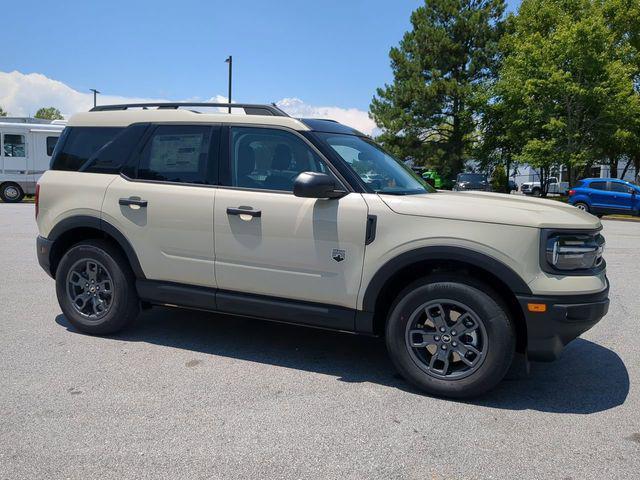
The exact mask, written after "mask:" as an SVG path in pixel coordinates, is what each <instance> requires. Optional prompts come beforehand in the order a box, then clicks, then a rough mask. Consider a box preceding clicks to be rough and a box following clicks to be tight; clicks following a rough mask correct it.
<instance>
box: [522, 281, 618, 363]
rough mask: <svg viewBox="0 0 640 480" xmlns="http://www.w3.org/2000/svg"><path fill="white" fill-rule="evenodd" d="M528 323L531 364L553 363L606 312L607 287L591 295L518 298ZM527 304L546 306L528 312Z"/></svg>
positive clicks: (607, 305) (607, 300) (607, 302)
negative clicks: (568, 345)
mask: <svg viewBox="0 0 640 480" xmlns="http://www.w3.org/2000/svg"><path fill="white" fill-rule="evenodd" d="M518 302H520V306H521V307H522V311H523V313H524V318H525V321H526V323H527V355H528V358H529V359H530V360H536V361H543V362H548V361H551V360H555V359H556V358H558V356H559V355H560V352H562V349H563V348H564V347H565V345H567V344H568V343H569V342H570V341H572V340H573V339H575V338H576V337H578V336H579V335H581V334H582V333H584V332H586V331H587V330H589V329H590V328H591V327H593V326H594V325H595V324H596V323H598V322H599V321H600V319H602V317H604V316H605V315H606V314H607V311H608V310H609V284H608V283H607V288H606V289H605V290H603V291H602V292H599V293H595V294H591V295H577V296H566V295H555V296H519V297H518ZM530 303H535V304H544V305H546V306H547V307H546V311H545V312H530V311H529V309H528V305H529V304H530Z"/></svg>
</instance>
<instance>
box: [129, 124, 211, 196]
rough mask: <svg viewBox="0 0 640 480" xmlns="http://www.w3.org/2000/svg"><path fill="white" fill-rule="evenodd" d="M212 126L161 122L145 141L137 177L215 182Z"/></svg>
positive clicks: (201, 182) (164, 180)
mask: <svg viewBox="0 0 640 480" xmlns="http://www.w3.org/2000/svg"><path fill="white" fill-rule="evenodd" d="M210 139H211V127H210V126H200V125H197V126H196V125H161V126H159V127H157V128H156V129H155V130H154V132H153V134H152V135H151V137H150V138H149V140H148V141H147V142H146V145H145V148H144V150H143V153H142V156H141V158H140V163H139V165H138V173H137V177H138V178H139V179H143V180H156V181H161V182H178V183H197V184H208V183H212V171H213V168H212V166H210V165H209V143H210Z"/></svg>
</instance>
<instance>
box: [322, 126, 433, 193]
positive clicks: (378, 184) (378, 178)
mask: <svg viewBox="0 0 640 480" xmlns="http://www.w3.org/2000/svg"><path fill="white" fill-rule="evenodd" d="M317 135H318V137H320V138H321V139H323V140H324V141H325V142H326V143H328V144H329V146H330V147H331V148H332V149H333V150H335V151H336V153H337V154H338V155H340V157H341V158H342V160H344V161H345V162H346V163H347V164H348V165H349V166H350V167H351V168H352V169H353V171H354V172H355V173H357V174H358V176H359V177H360V178H361V179H362V180H363V181H364V183H365V184H366V185H367V186H368V187H369V188H370V189H371V190H372V191H374V192H378V193H388V194H393V195H409V194H414V193H426V192H435V189H433V188H432V187H431V186H430V185H428V184H427V183H426V182H425V181H424V180H423V179H422V178H420V177H418V176H417V175H416V174H415V173H414V172H413V171H412V170H411V169H410V168H409V167H407V166H405V165H404V164H402V163H401V162H399V161H398V160H396V159H395V158H393V157H392V156H391V155H389V154H388V153H386V152H385V151H384V150H382V149H381V148H380V147H378V146H377V145H376V144H375V143H374V142H373V141H371V140H368V139H366V138H364V137H358V136H355V135H340V134H329V133H318V134H317Z"/></svg>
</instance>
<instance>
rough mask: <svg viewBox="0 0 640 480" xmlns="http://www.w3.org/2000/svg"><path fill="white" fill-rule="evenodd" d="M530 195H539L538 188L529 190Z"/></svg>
mask: <svg viewBox="0 0 640 480" xmlns="http://www.w3.org/2000/svg"><path fill="white" fill-rule="evenodd" d="M531 195H533V196H534V197H539V196H540V189H539V188H534V189H533V190H531Z"/></svg>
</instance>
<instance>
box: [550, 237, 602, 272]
mask: <svg viewBox="0 0 640 480" xmlns="http://www.w3.org/2000/svg"><path fill="white" fill-rule="evenodd" d="M604 245H605V241H604V237H603V236H602V235H601V234H600V233H598V232H593V233H586V234H582V233H575V234H574V233H551V234H550V235H548V236H547V239H546V246H545V252H544V253H545V257H546V261H547V264H548V265H549V266H550V267H552V268H553V269H556V270H567V271H570V270H591V269H594V268H598V267H600V266H603V262H604V260H603V258H602V253H603V251H604Z"/></svg>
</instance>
